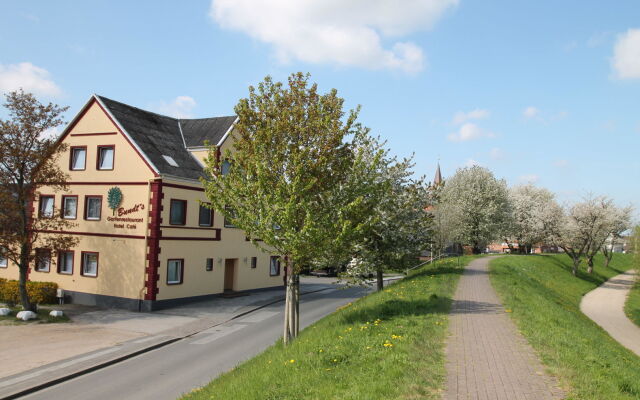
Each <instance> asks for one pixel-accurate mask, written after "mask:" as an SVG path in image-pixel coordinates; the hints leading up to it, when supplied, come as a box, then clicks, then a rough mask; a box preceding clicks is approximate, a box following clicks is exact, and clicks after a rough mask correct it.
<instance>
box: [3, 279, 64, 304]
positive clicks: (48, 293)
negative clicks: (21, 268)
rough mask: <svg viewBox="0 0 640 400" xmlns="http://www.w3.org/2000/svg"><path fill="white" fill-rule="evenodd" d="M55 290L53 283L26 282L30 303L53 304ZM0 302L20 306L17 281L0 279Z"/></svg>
mask: <svg viewBox="0 0 640 400" xmlns="http://www.w3.org/2000/svg"><path fill="white" fill-rule="evenodd" d="M57 289H58V284H57V283H53V282H27V293H29V299H30V300H31V302H32V303H37V304H51V303H55V302H56V290H57ZM0 301H3V302H7V303H13V304H20V290H19V288H18V281H8V280H6V279H0Z"/></svg>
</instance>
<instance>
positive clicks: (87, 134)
mask: <svg viewBox="0 0 640 400" xmlns="http://www.w3.org/2000/svg"><path fill="white" fill-rule="evenodd" d="M117 134H118V132H95V133H71V134H69V136H106V135H117Z"/></svg>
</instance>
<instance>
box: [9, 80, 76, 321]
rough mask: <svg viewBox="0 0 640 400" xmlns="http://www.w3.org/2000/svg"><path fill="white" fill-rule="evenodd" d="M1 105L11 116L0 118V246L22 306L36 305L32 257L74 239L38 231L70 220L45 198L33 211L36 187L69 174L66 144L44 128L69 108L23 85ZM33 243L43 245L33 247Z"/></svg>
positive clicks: (61, 186)
mask: <svg viewBox="0 0 640 400" xmlns="http://www.w3.org/2000/svg"><path fill="white" fill-rule="evenodd" d="M4 107H5V108H6V109H7V110H8V112H9V119H7V120H0V154H2V158H1V159H0V209H1V210H2V213H0V226H1V227H2V228H1V229H0V250H2V251H3V252H4V255H5V257H6V258H8V259H9V260H11V261H12V262H13V263H15V264H16V265H17V266H18V268H19V271H20V275H19V276H20V278H19V288H20V301H21V303H22V306H23V308H24V309H25V310H34V308H35V306H34V305H33V304H31V301H30V300H29V294H28V293H27V287H26V282H27V276H28V271H29V265H30V263H31V262H32V261H34V260H35V261H36V262H37V263H38V262H40V263H43V262H47V263H49V266H50V264H51V262H53V260H54V259H55V258H54V257H52V256H51V255H52V254H55V252H56V251H57V250H61V249H69V248H71V247H73V246H74V245H75V244H76V240H75V239H74V238H72V237H70V236H65V235H60V234H56V235H46V234H45V235H43V234H42V232H45V231H61V230H64V229H66V228H68V227H69V226H70V225H71V223H70V222H69V221H68V220H66V219H64V218H62V216H61V214H60V213H59V212H58V213H56V211H55V210H54V208H53V201H51V200H49V198H42V201H40V202H39V204H40V206H39V207H38V211H37V215H35V216H34V215H32V214H33V212H32V210H33V203H34V202H37V201H38V200H40V197H41V196H40V193H38V189H37V188H38V187H41V186H47V187H48V188H50V189H51V190H53V191H59V190H65V189H66V180H67V176H66V175H65V174H64V173H63V172H62V171H61V170H60V168H59V167H58V162H57V161H58V157H59V156H60V154H61V153H62V152H63V151H64V150H65V146H64V145H63V144H61V143H58V142H57V141H56V140H55V139H54V138H51V137H47V133H48V131H50V130H51V129H53V128H55V127H57V126H59V125H61V124H63V120H62V118H61V114H62V113H63V112H64V111H66V110H67V108H66V107H59V106H58V105H55V104H52V103H49V104H47V105H44V104H41V103H40V102H39V101H38V100H37V99H36V98H35V97H34V96H33V95H32V94H30V93H24V92H23V91H22V90H19V91H15V92H10V93H9V94H7V95H6V103H5V104H4ZM36 246H37V248H38V249H41V250H42V251H35V247H36Z"/></svg>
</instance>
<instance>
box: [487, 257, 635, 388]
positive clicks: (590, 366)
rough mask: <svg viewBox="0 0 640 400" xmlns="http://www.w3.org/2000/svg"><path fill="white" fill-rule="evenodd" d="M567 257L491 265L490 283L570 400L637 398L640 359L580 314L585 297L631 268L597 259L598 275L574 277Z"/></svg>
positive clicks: (626, 261)
mask: <svg viewBox="0 0 640 400" xmlns="http://www.w3.org/2000/svg"><path fill="white" fill-rule="evenodd" d="M568 261H569V259H567V258H566V257H564V256H562V255H559V254H558V255H541V256H538V255H536V256H527V257H524V256H513V257H502V258H499V259H496V260H494V261H492V262H491V264H490V272H491V275H490V276H491V282H492V284H493V286H494V287H495V288H496V291H497V292H498V294H499V295H500V297H501V299H502V302H503V304H504V305H505V307H507V308H509V309H511V310H512V313H511V314H510V315H511V316H512V317H513V319H514V320H515V322H516V325H517V327H518V329H519V331H521V332H522V334H523V335H524V336H525V337H526V339H527V340H528V341H529V343H530V344H531V345H532V346H533V347H534V349H535V350H536V352H537V353H538V354H539V355H540V357H541V359H542V362H543V363H544V364H545V365H546V366H547V367H548V369H549V371H550V372H551V373H552V374H553V375H555V376H557V377H558V378H559V379H560V383H561V385H562V386H563V387H565V388H566V389H567V390H568V391H569V394H568V396H567V398H570V399H585V400H588V399H592V400H600V399H608V400H609V399H610V400H617V399H620V400H621V399H637V398H639V397H640V358H639V357H638V356H636V355H635V354H633V353H632V352H631V351H629V350H627V349H626V348H624V347H623V346H622V345H620V344H619V343H618V342H616V341H615V340H614V339H612V338H611V337H610V336H609V335H608V334H607V333H606V332H605V331H604V330H602V329H601V328H600V327H599V326H598V325H597V324H596V323H595V322H593V321H591V320H590V319H589V318H588V317H587V316H585V315H584V314H582V312H580V300H581V299H582V296H583V295H584V294H585V293H587V292H589V291H591V290H593V289H595V288H596V287H598V286H599V285H601V284H602V283H604V282H605V281H606V280H607V279H609V278H611V277H612V276H615V275H617V274H619V273H620V272H621V271H624V270H627V269H629V266H630V262H631V258H630V256H629V255H625V254H622V255H620V256H619V257H616V258H615V259H614V260H613V261H612V263H611V268H605V267H604V266H603V257H601V256H597V257H596V260H595V269H594V273H593V274H585V273H583V272H582V271H579V273H578V277H577V278H575V277H574V276H573V275H572V274H571V269H572V266H571V263H570V262H568Z"/></svg>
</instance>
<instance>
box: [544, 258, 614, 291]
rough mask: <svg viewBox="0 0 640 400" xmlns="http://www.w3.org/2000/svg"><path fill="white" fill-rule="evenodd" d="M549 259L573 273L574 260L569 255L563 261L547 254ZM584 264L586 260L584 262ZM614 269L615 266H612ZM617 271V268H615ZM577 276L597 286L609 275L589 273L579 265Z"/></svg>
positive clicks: (595, 272)
mask: <svg viewBox="0 0 640 400" xmlns="http://www.w3.org/2000/svg"><path fill="white" fill-rule="evenodd" d="M546 257H547V259H548V260H551V261H552V262H553V263H554V264H556V265H557V266H559V267H560V268H562V269H563V270H565V271H567V273H569V274H571V270H572V267H573V265H572V264H573V261H571V259H570V257H569V256H566V255H565V257H566V258H567V260H566V261H567V262H566V263H563V262H562V261H560V260H559V259H558V257H553V256H546ZM583 264H584V262H583ZM581 265H582V264H581ZM612 269H613V268H612ZM614 271H616V270H614ZM576 278H578V279H582V280H583V281H585V282H589V283H592V284H594V285H596V286H600V285H602V284H603V283H604V282H606V281H607V277H606V276H604V275H602V274H600V273H599V272H597V271H594V272H593V273H592V274H588V273H587V272H586V271H584V269H582V268H580V267H578V274H577V275H576Z"/></svg>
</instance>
